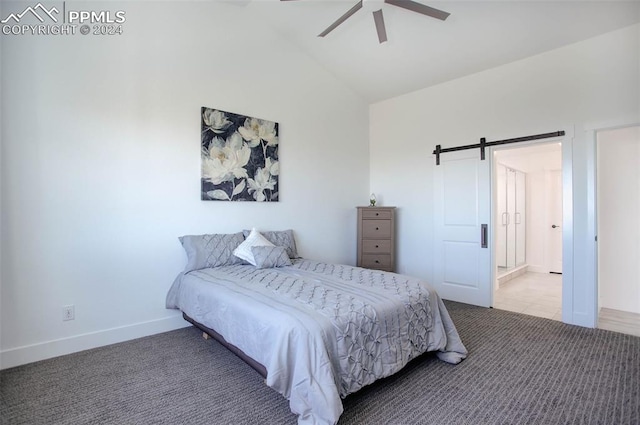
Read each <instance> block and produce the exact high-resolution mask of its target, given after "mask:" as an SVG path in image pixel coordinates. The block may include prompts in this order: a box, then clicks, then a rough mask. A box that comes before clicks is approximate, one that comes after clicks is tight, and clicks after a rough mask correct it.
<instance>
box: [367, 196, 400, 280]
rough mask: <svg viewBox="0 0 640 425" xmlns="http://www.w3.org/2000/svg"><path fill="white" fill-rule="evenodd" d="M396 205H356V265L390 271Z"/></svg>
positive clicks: (393, 258) (393, 267) (393, 262)
mask: <svg viewBox="0 0 640 425" xmlns="http://www.w3.org/2000/svg"><path fill="white" fill-rule="evenodd" d="M395 209H396V207H358V267H365V268H367V269H377V270H385V271H388V272H392V271H394V270H395V268H396V259H395V253H394V252H395Z"/></svg>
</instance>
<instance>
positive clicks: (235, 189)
mask: <svg viewBox="0 0 640 425" xmlns="http://www.w3.org/2000/svg"><path fill="white" fill-rule="evenodd" d="M200 121H201V124H202V136H201V137H202V139H201V140H202V143H201V151H202V152H201V156H202V177H201V185H202V191H201V192H202V200H204V201H210V200H216V201H258V202H275V201H278V175H279V174H280V163H279V162H278V123H277V122H273V121H267V120H263V119H259V118H252V117H247V116H245V115H239V114H234V113H231V112H225V111H220V110H218V109H212V108H206V107H203V108H202V111H201V116H200Z"/></svg>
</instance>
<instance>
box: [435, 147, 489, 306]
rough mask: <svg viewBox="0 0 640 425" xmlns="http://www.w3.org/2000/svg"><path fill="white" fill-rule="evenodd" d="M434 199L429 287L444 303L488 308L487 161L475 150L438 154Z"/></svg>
mask: <svg viewBox="0 0 640 425" xmlns="http://www.w3.org/2000/svg"><path fill="white" fill-rule="evenodd" d="M487 157H488V158H491V155H487ZM434 194H435V197H434V203H435V205H434V281H433V286H434V288H435V289H436V291H438V293H439V294H440V296H441V297H442V298H444V299H447V300H453V301H459V302H463V303H467V304H474V305H479V306H483V307H489V306H490V305H491V293H492V286H491V279H492V274H491V246H492V243H491V241H490V238H491V236H492V232H491V229H490V228H489V225H490V224H491V161H490V160H488V159H487V160H484V161H482V160H481V159H480V152H478V150H477V149H470V150H464V151H455V152H447V153H445V154H443V155H442V156H440V165H436V166H435V173H434Z"/></svg>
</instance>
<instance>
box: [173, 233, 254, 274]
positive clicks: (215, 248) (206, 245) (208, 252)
mask: <svg viewBox="0 0 640 425" xmlns="http://www.w3.org/2000/svg"><path fill="white" fill-rule="evenodd" d="M178 239H179V240H180V243H181V244H182V247H183V248H184V250H185V252H186V253H187V266H186V267H185V269H184V273H188V272H190V271H193V270H200V269H206V268H208V267H218V266H226V265H231V264H241V263H242V260H240V259H239V258H238V257H236V256H234V255H233V250H234V249H236V248H237V247H238V246H239V245H240V244H241V243H242V242H243V240H244V237H243V236H242V233H240V232H238V233H231V234H212V235H187V236H181V237H180V238H178Z"/></svg>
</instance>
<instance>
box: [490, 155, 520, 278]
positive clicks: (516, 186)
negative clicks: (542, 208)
mask: <svg viewBox="0 0 640 425" xmlns="http://www.w3.org/2000/svg"><path fill="white" fill-rule="evenodd" d="M496 171H497V176H496V196H497V199H496V201H497V202H496V205H497V214H498V216H497V217H496V223H497V226H496V227H497V235H496V262H497V265H498V275H500V274H502V273H504V272H507V271H509V270H511V269H513V268H515V267H518V266H521V265H524V264H525V263H526V253H525V246H526V231H525V228H526V214H525V208H526V201H525V199H526V173H523V172H522V171H518V170H514V169H513V168H510V167H507V166H505V165H503V164H497V167H496Z"/></svg>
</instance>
